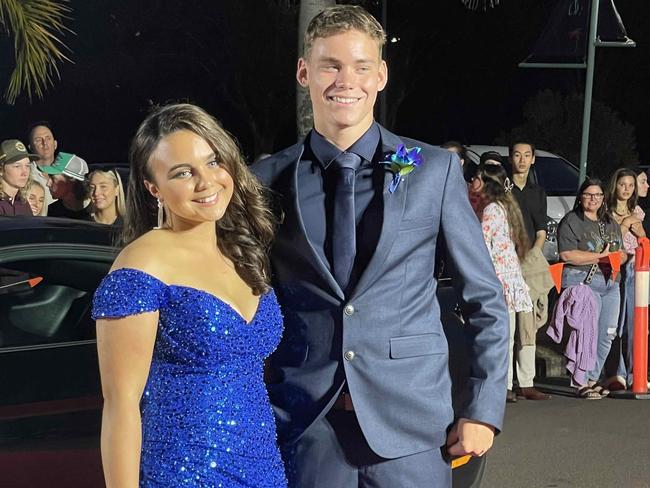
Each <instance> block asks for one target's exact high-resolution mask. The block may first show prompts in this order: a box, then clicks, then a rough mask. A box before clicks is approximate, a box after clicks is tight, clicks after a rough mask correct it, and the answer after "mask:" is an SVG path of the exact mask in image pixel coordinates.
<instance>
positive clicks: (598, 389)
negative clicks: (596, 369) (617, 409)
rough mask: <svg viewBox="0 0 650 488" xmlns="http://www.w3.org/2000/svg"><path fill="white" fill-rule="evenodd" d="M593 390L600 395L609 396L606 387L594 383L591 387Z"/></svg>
mask: <svg viewBox="0 0 650 488" xmlns="http://www.w3.org/2000/svg"><path fill="white" fill-rule="evenodd" d="M591 389H592V390H593V391H595V392H596V393H598V394H599V395H600V396H601V397H603V398H605V397H608V396H609V390H608V389H607V388H603V387H602V386H600V385H594V386H592V387H591Z"/></svg>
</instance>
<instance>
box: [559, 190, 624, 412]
mask: <svg viewBox="0 0 650 488" xmlns="http://www.w3.org/2000/svg"><path fill="white" fill-rule="evenodd" d="M604 197H605V189H604V186H603V183H602V182H601V181H600V180H598V179H595V178H587V179H586V180H585V181H584V183H582V185H581V186H580V189H579V190H578V195H577V197H576V201H575V204H574V206H573V210H571V211H570V212H568V213H567V214H566V215H565V216H564V218H563V219H562V221H561V222H560V225H559V227H558V230H557V243H558V251H559V253H560V260H561V261H563V262H564V270H563V272H562V287H563V288H568V287H570V286H575V285H580V284H585V285H588V286H589V287H590V288H591V290H592V291H593V292H594V295H595V297H596V302H597V304H598V310H597V311H596V316H597V318H598V341H597V347H596V360H595V366H594V367H593V369H591V370H590V371H587V385H586V386H584V387H582V388H580V389H579V390H578V396H580V397H581V398H585V399H588V400H596V399H599V398H602V397H605V396H608V395H609V390H607V389H605V388H604V387H602V386H600V385H599V384H598V381H599V380H600V376H601V372H602V369H603V366H604V364H605V360H606V359H607V355H608V354H609V350H610V348H611V346H612V340H613V339H614V337H615V336H616V330H617V326H618V314H619V309H620V299H621V297H620V293H619V281H620V273H619V274H618V275H617V276H616V277H615V278H614V277H613V273H612V266H611V262H610V258H609V254H610V253H612V252H619V253H620V255H621V263H624V262H625V261H626V259H627V255H626V253H625V252H624V251H622V250H621V242H622V237H621V228H620V226H619V224H618V223H616V221H615V220H613V219H612V218H611V217H610V215H609V214H608V213H607V209H606V205H605V203H604Z"/></svg>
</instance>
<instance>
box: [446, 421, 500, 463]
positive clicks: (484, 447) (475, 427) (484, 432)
mask: <svg viewBox="0 0 650 488" xmlns="http://www.w3.org/2000/svg"><path fill="white" fill-rule="evenodd" d="M493 441H494V427H492V426H491V425H488V424H484V423H483V422H479V421H478V420H471V419H464V418H461V419H458V421H457V422H456V423H455V424H454V426H453V427H452V428H451V431H450V432H449V435H448V436H447V450H448V452H449V455H450V456H464V455H466V454H471V455H472V456H479V457H480V456H482V455H483V454H485V453H486V452H487V451H488V450H489V449H490V448H491V447H492V442H493Z"/></svg>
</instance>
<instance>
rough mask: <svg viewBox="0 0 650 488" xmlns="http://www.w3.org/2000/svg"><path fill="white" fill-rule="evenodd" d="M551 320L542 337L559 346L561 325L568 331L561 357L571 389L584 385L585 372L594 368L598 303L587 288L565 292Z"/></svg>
mask: <svg viewBox="0 0 650 488" xmlns="http://www.w3.org/2000/svg"><path fill="white" fill-rule="evenodd" d="M553 315H554V318H553V320H552V321H551V323H550V324H549V326H548V329H546V334H547V335H548V336H549V337H550V338H551V339H553V340H554V341H555V342H556V343H558V344H559V343H560V342H562V334H563V333H564V323H565V321H566V323H567V324H568V325H569V327H570V328H571V335H570V336H569V341H568V342H567V345H566V349H565V350H564V355H565V357H566V358H567V365H566V369H567V371H569V373H570V374H571V385H572V386H584V385H585V384H586V383H587V371H589V370H591V369H593V368H594V366H595V365H596V348H597V347H598V302H597V301H596V296H595V295H594V292H593V291H592V290H591V288H590V287H589V285H583V284H580V285H574V286H569V287H567V288H565V289H564V290H563V291H562V294H561V295H560V297H559V298H558V301H557V303H556V304H555V310H554V311H553Z"/></svg>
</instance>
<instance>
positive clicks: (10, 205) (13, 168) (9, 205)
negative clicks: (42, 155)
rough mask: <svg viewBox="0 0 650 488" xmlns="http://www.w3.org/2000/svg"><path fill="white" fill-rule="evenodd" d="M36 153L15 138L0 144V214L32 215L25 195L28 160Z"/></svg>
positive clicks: (32, 158)
mask: <svg viewBox="0 0 650 488" xmlns="http://www.w3.org/2000/svg"><path fill="white" fill-rule="evenodd" d="M36 159H38V155H36V154H29V153H28V152H27V149H26V148H25V145H24V144H23V143H22V142H20V141H19V140H17V139H9V140H6V141H2V144H1V145H0V215H32V209H31V208H30V206H29V202H28V201H27V195H25V188H26V187H27V183H28V182H29V172H30V161H35V160H36Z"/></svg>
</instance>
